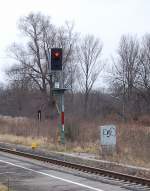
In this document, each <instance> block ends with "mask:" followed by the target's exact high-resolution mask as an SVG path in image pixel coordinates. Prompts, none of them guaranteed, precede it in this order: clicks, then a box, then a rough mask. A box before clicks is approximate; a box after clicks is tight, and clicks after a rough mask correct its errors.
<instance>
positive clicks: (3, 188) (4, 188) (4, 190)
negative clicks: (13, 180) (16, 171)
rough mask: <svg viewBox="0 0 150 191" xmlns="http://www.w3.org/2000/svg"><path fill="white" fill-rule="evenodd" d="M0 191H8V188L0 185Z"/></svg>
mask: <svg viewBox="0 0 150 191" xmlns="http://www.w3.org/2000/svg"><path fill="white" fill-rule="evenodd" d="M0 191H8V188H7V187H6V186H4V185H3V184H1V183H0Z"/></svg>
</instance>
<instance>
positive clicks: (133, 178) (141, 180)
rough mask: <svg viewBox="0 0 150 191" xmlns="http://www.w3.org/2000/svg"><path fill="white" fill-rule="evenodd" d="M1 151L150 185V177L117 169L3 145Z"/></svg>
mask: <svg viewBox="0 0 150 191" xmlns="http://www.w3.org/2000/svg"><path fill="white" fill-rule="evenodd" d="M0 151H2V152H6V153H11V154H15V155H18V156H23V157H27V158H31V159H36V160H39V161H43V162H48V163H52V164H56V165H60V166H65V167H69V168H72V169H76V170H79V171H84V172H87V173H91V174H97V175H102V176H106V177H111V178H114V179H119V180H123V181H125V182H130V183H136V184H140V185H144V186H148V187H150V179H145V178H141V177H137V176H131V175H128V174H122V173H118V172H115V171H109V170H104V169H99V168H94V167H90V166H85V165H80V164H76V163H70V162H66V161H62V160H57V159H52V158H48V157H43V156H39V155H35V154H31V153H27V152H21V151H17V150H13V149H8V148H3V147H0Z"/></svg>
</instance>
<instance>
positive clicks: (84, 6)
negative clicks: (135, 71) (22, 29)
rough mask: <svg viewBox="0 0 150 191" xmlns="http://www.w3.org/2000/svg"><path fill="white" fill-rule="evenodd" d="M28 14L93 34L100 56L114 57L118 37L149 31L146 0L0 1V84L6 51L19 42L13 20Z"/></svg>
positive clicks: (149, 11)
mask: <svg viewBox="0 0 150 191" xmlns="http://www.w3.org/2000/svg"><path fill="white" fill-rule="evenodd" d="M31 11H33V12H39V11H40V12H41V13H43V14H46V15H49V16H51V18H52V23H54V24H56V25H58V26H59V25H63V24H64V22H65V21H66V20H68V21H73V22H74V23H75V30H76V31H77V32H80V33H81V34H94V35H95V36H96V37H98V38H100V39H101V40H102V41H103V44H104V48H103V55H104V57H105V58H106V57H107V58H110V56H111V55H114V53H115V51H116V49H117V46H118V42H119V39H120V36H121V35H122V34H128V33H130V34H136V35H137V36H138V37H142V36H143V35H144V34H145V33H149V32H150V0H0V26H1V30H0V81H5V77H4V70H5V69H6V68H8V67H9V66H10V60H8V59H7V58H6V52H5V50H6V48H7V47H8V46H9V45H10V44H11V43H12V42H14V41H16V40H18V38H19V39H20V40H21V38H20V35H19V32H18V30H17V21H18V19H19V18H20V17H21V16H23V15H27V14H28V13H30V12H31Z"/></svg>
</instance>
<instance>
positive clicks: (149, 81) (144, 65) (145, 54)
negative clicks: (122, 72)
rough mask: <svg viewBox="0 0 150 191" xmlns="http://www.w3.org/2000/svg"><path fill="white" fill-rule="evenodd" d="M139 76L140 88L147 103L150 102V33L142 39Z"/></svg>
mask: <svg viewBox="0 0 150 191" xmlns="http://www.w3.org/2000/svg"><path fill="white" fill-rule="evenodd" d="M139 76H140V78H139V81H138V82H139V83H138V89H139V90H140V92H141V93H142V96H143V98H144V99H145V101H146V103H147V104H150V101H149V96H150V34H147V35H145V36H144V37H143V39H142V46H141V50H140V70H139Z"/></svg>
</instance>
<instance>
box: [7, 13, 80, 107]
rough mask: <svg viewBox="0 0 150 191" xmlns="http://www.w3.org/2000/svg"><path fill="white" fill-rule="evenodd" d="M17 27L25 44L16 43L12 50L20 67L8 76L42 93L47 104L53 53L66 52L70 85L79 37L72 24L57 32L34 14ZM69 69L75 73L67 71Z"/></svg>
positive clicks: (46, 19)
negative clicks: (53, 48) (28, 83)
mask: <svg viewBox="0 0 150 191" xmlns="http://www.w3.org/2000/svg"><path fill="white" fill-rule="evenodd" d="M18 26H19V29H20V31H21V32H22V33H23V34H24V37H25V40H24V43H22V44H16V43H14V44H13V45H12V46H11V48H10V52H11V55H12V56H13V58H14V59H15V60H16V61H17V65H15V66H13V68H11V69H10V71H9V72H8V73H9V74H10V75H9V76H11V77H12V78H13V79H15V80H21V81H23V80H24V81H25V82H27V81H29V82H30V85H32V86H34V87H36V88H37V89H39V90H40V91H41V92H42V94H43V97H44V100H47V99H48V97H49V96H47V95H49V89H50V87H51V81H50V78H49V72H48V62H49V55H50V49H51V48H52V47H61V48H63V69H64V80H65V81H66V83H71V82H72V81H71V80H70V76H71V75H72V74H71V73H72V71H73V67H74V65H73V64H72V65H70V62H73V61H74V59H73V58H74V56H73V54H74V46H75V42H76V38H77V35H76V34H75V33H74V31H73V25H72V24H68V23H67V24H66V25H65V26H63V27H60V28H57V27H55V26H54V25H52V24H51V22H50V18H49V17H47V16H44V15H42V14H40V13H38V14H33V13H31V14H29V15H28V16H25V17H23V18H21V19H20V21H19V25H18ZM70 67H71V68H72V70H69V71H68V68H70ZM67 71H68V72H67ZM47 101H48V100H47ZM46 104H47V103H46Z"/></svg>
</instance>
